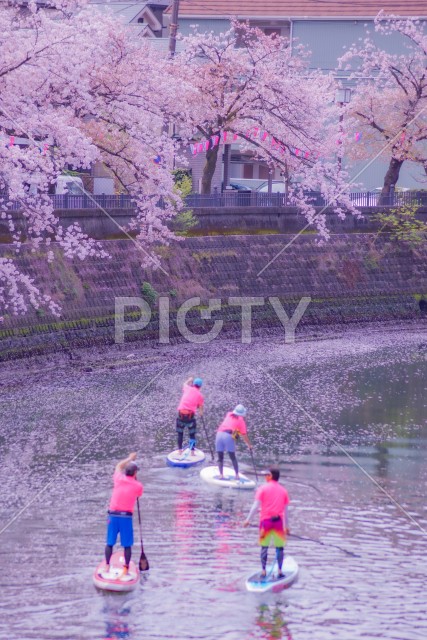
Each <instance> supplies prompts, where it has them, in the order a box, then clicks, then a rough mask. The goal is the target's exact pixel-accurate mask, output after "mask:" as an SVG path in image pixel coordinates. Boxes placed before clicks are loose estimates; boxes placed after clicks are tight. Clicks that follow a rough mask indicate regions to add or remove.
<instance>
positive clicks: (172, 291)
mask: <svg viewBox="0 0 427 640" xmlns="http://www.w3.org/2000/svg"><path fill="white" fill-rule="evenodd" d="M177 295H178V291H177V290H176V289H170V290H169V297H170V298H176V297H177Z"/></svg>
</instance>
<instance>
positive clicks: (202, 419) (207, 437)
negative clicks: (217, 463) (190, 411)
mask: <svg viewBox="0 0 427 640" xmlns="http://www.w3.org/2000/svg"><path fill="white" fill-rule="evenodd" d="M200 419H201V421H202V425H203V428H204V430H205V436H206V440H207V442H208V445H209V451H210V452H211V456H212V462H213V461H214V460H215V456H214V452H213V449H212V445H211V441H210V440H209V434H208V430H207V429H206V424H205V418H204V417H203V416H200Z"/></svg>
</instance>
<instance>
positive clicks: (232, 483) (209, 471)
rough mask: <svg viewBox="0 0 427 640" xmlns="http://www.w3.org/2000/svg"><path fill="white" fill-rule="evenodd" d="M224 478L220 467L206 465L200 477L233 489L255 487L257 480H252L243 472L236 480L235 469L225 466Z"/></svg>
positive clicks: (216, 484) (218, 485)
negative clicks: (220, 474) (220, 472)
mask: <svg viewBox="0 0 427 640" xmlns="http://www.w3.org/2000/svg"><path fill="white" fill-rule="evenodd" d="M223 475H224V479H223V480H221V479H220V477H219V469H218V467H205V468H204V469H202V470H201V472H200V477H201V478H202V480H204V481H205V482H209V484H214V485H215V486H217V487H231V488H232V489H254V488H255V486H256V485H255V482H254V481H253V480H250V479H249V478H248V477H247V476H245V475H244V474H243V473H239V480H236V474H235V473H234V469H230V468H229V467H224V469H223Z"/></svg>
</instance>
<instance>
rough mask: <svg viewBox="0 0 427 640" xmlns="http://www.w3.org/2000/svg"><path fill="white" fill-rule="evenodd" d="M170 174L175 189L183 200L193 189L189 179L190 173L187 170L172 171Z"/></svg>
mask: <svg viewBox="0 0 427 640" xmlns="http://www.w3.org/2000/svg"><path fill="white" fill-rule="evenodd" d="M172 173H173V178H174V181H175V185H176V188H177V189H178V191H179V192H180V194H181V196H182V197H183V198H185V197H186V196H188V195H189V194H190V193H191V191H192V189H193V181H192V179H191V174H190V172H189V171H188V169H174V171H173V172H172Z"/></svg>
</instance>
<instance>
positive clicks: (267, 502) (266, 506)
mask: <svg viewBox="0 0 427 640" xmlns="http://www.w3.org/2000/svg"><path fill="white" fill-rule="evenodd" d="M255 500H258V501H259V502H260V503H261V513H260V520H261V521H262V520H267V519H268V518H274V517H275V516H280V517H281V518H283V512H284V510H285V507H286V506H287V505H288V504H289V496H288V492H287V491H286V489H285V487H282V485H281V484H279V483H278V482H277V481H276V480H269V481H268V482H267V483H266V484H264V485H262V487H260V488H259V489H258V491H257V492H256V494H255Z"/></svg>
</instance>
